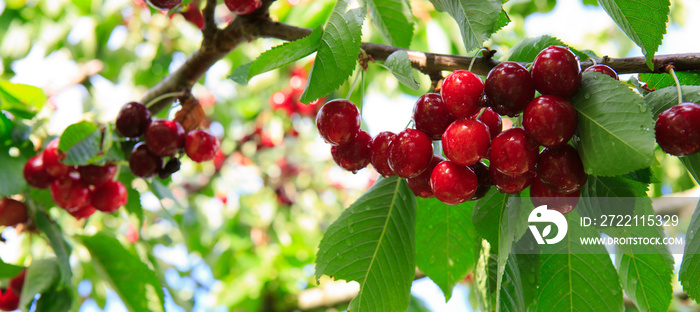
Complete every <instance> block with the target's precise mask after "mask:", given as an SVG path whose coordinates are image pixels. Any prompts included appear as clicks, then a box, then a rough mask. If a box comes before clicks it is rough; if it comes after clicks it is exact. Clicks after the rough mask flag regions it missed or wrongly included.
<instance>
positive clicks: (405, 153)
mask: <svg viewBox="0 0 700 312" xmlns="http://www.w3.org/2000/svg"><path fill="white" fill-rule="evenodd" d="M432 158H433V142H432V141H431V140H430V138H429V137H428V135H427V134H425V133H423V132H422V131H419V130H415V129H406V130H404V131H401V132H399V134H397V135H396V138H394V140H392V142H391V146H390V147H389V167H391V169H392V170H394V173H396V175H397V176H399V177H400V178H404V179H407V178H413V177H415V176H418V175H419V174H420V173H421V172H423V170H425V169H426V168H428V165H430V160H431V159H432Z"/></svg>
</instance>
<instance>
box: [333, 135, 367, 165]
mask: <svg viewBox="0 0 700 312" xmlns="http://www.w3.org/2000/svg"><path fill="white" fill-rule="evenodd" d="M371 144H372V137H371V136H370V135H369V133H367V131H365V130H360V131H357V132H356V133H355V137H353V138H352V139H350V141H348V142H345V144H341V145H338V146H331V155H332V156H333V160H334V161H335V163H336V164H338V166H340V167H342V168H343V169H345V170H347V171H352V172H353V173H355V172H357V171H358V170H360V169H362V168H364V167H367V165H368V164H369V160H370V145H371Z"/></svg>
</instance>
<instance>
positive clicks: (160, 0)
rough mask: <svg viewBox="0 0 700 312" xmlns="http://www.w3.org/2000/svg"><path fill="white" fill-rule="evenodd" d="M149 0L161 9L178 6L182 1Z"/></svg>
mask: <svg viewBox="0 0 700 312" xmlns="http://www.w3.org/2000/svg"><path fill="white" fill-rule="evenodd" d="M147 1H148V2H150V3H151V5H152V6H154V7H155V8H157V9H159V10H170V9H172V8H174V7H176V6H178V5H179V4H180V3H182V0H147Z"/></svg>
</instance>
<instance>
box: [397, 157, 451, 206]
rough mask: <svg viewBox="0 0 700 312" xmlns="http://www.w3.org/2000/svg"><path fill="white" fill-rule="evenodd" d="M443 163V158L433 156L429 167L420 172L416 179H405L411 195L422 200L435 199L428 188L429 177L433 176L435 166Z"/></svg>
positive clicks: (431, 190)
mask: <svg viewBox="0 0 700 312" xmlns="http://www.w3.org/2000/svg"><path fill="white" fill-rule="evenodd" d="M443 161H445V158H443V157H441V156H438V155H433V159H432V160H430V165H429V166H428V168H426V169H425V170H424V171H423V172H421V174H419V175H418V176H417V177H413V178H409V179H406V183H407V184H408V188H410V189H411V191H413V195H416V196H418V197H423V198H433V197H435V194H433V189H432V188H431V187H430V176H431V175H432V174H433V169H435V166H437V165H438V164H439V163H441V162H443Z"/></svg>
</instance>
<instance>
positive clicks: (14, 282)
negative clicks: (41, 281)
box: [10, 269, 27, 294]
mask: <svg viewBox="0 0 700 312" xmlns="http://www.w3.org/2000/svg"><path fill="white" fill-rule="evenodd" d="M26 276H27V269H24V270H22V272H19V274H17V275H16V276H15V277H13V278H12V279H10V288H12V291H13V292H14V293H16V294H20V293H22V288H23V287H24V279H25V277H26Z"/></svg>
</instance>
